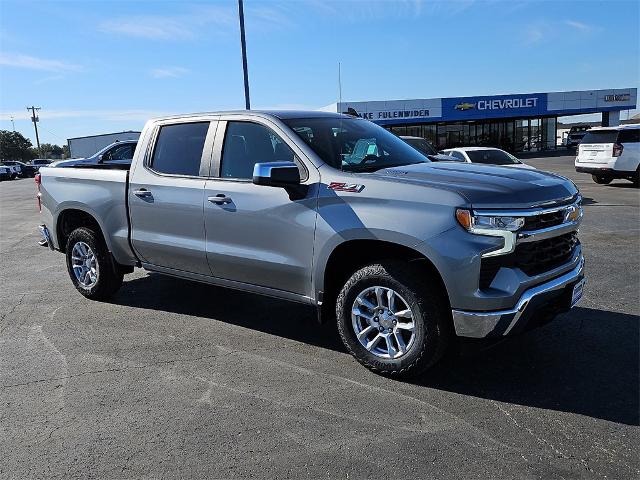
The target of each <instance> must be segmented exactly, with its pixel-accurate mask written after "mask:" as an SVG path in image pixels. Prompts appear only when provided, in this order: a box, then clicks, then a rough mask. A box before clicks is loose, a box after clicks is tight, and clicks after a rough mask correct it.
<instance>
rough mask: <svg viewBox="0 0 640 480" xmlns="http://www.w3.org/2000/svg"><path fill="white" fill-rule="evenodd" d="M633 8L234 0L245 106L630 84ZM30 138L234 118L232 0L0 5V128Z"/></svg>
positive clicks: (3, 0)
mask: <svg viewBox="0 0 640 480" xmlns="http://www.w3.org/2000/svg"><path fill="white" fill-rule="evenodd" d="M639 5H640V2H637V1H629V2H625V1H615V0H614V1H605V2H595V1H580V2H562V1H522V2H519V1H489V0H485V1H455V0H451V1H427V0H423V1H420V0H413V1H382V0H379V1H341V2H337V1H336V2H333V1H327V0H315V1H314V0H309V1H303V0H299V1H259V0H245V16H246V34H247V50H248V56H249V76H250V82H251V100H252V107H254V108H319V107H322V106H324V105H327V104H330V103H333V102H335V101H336V99H337V95H338V88H337V64H338V62H341V64H342V82H343V88H342V97H343V99H344V100H354V101H355V100H384V99H402V98H430V97H445V96H465V95H489V94H498V93H518V92H544V91H557V90H581V89H598V88H623V87H638V86H639V83H640V79H639V78H640V65H639V58H640V32H639V22H640V20H639V18H640V11H639ZM32 104H35V105H36V106H41V107H42V110H41V113H40V118H41V122H40V127H41V128H40V131H41V141H43V142H51V143H57V144H62V143H65V141H66V139H67V138H69V137H74V136H81V135H91V134H97V133H103V132H109V131H119V130H129V129H132V130H137V129H140V128H142V126H143V125H144V121H145V119H147V118H148V117H150V116H154V115H161V114H165V113H178V112H192V111H207V110H218V109H235V108H243V106H244V97H243V85H242V66H241V59H240V42H239V33H238V21H237V2H236V0H229V1H226V0H225V1H223V0H220V1H209V2H195V3H191V2H186V1H153V2H152V1H127V2H124V1H122V2H120V1H110V2H97V1H84V2H71V1H63V2H54V1H47V2H30V1H24V0H23V1H8V0H0V128H2V129H11V122H10V120H9V118H10V116H11V115H13V116H14V117H15V127H16V130H18V131H20V132H22V133H23V134H25V135H26V136H28V137H29V138H31V139H32V140H33V138H34V134H33V126H32V125H31V123H30V122H29V120H28V114H27V112H26V110H25V107H26V106H27V105H32Z"/></svg>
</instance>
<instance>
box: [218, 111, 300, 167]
mask: <svg viewBox="0 0 640 480" xmlns="http://www.w3.org/2000/svg"><path fill="white" fill-rule="evenodd" d="M294 161H296V156H295V153H293V150H291V148H289V146H288V145H287V144H286V143H284V142H283V141H282V139H281V138H280V137H279V136H278V135H276V134H275V133H274V132H273V130H271V129H270V128H267V127H265V126H263V125H259V124H257V123H251V122H228V123H227V131H226V133H225V139H224V147H223V150H222V165H221V167H220V176H221V177H223V178H242V179H250V178H252V177H253V166H254V165H255V164H256V163H268V162H294Z"/></svg>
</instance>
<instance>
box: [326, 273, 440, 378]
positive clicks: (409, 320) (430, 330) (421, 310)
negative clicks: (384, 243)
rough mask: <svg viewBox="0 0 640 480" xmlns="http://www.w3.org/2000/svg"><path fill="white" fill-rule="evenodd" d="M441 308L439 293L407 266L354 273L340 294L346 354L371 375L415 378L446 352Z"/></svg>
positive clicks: (339, 316) (340, 325) (338, 308)
mask: <svg viewBox="0 0 640 480" xmlns="http://www.w3.org/2000/svg"><path fill="white" fill-rule="evenodd" d="M422 273H424V272H422ZM446 305H447V301H446V298H445V297H444V293H443V292H441V291H440V288H439V287H435V286H433V287H432V286H430V285H429V284H428V283H427V282H426V281H425V280H423V278H422V276H421V275H419V273H418V272H417V270H416V269H415V268H414V267H412V266H411V265H409V264H408V263H407V262H399V261H395V260H390V261H384V262H380V263H374V264H371V265H367V266H366V267H363V268H361V269H360V270H358V271H357V272H355V273H354V274H353V275H352V276H351V278H349V280H348V281H347V283H346V284H345V285H344V287H343V288H342V290H341V291H340V294H339V295H338V299H337V301H336V315H337V319H338V331H339V333H340V337H341V338H342V341H343V343H344V345H345V346H346V347H347V349H348V350H349V352H350V353H351V354H352V355H353V356H354V357H355V358H356V360H358V361H359V362H360V363H361V364H363V365H364V366H365V367H367V368H369V369H370V370H372V371H374V372H376V373H380V374H384V375H394V376H415V375H419V374H420V373H422V372H424V371H425V370H426V369H428V368H429V367H431V366H433V365H434V364H435V363H436V362H437V361H438V360H439V359H440V358H441V357H442V355H443V354H444V352H445V350H446V347H447V345H448V339H449V328H448V325H449V323H448V320H449V313H448V309H447V307H446Z"/></svg>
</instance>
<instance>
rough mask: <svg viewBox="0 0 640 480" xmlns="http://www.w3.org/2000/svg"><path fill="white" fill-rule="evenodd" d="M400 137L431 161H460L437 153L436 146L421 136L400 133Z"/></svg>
mask: <svg viewBox="0 0 640 480" xmlns="http://www.w3.org/2000/svg"><path fill="white" fill-rule="evenodd" d="M400 138H401V139H402V140H404V141H405V142H406V143H408V144H409V145H411V146H412V147H413V148H415V149H416V150H418V151H419V152H421V153H423V154H424V155H426V156H427V157H428V158H429V160H431V161H432V162H460V161H462V160H459V159H457V158H455V157H452V156H450V155H443V154H442V153H439V152H438V150H437V149H436V147H434V146H433V144H431V142H429V141H427V140H426V139H424V138H422V137H409V136H405V135H400Z"/></svg>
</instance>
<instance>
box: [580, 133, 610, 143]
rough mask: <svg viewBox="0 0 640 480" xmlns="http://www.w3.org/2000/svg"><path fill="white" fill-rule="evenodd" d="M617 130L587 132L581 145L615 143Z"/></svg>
mask: <svg viewBox="0 0 640 480" xmlns="http://www.w3.org/2000/svg"><path fill="white" fill-rule="evenodd" d="M617 141H618V130H594V131H591V132H587V134H586V135H585V136H584V138H583V139H582V143H616V142H617Z"/></svg>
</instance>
